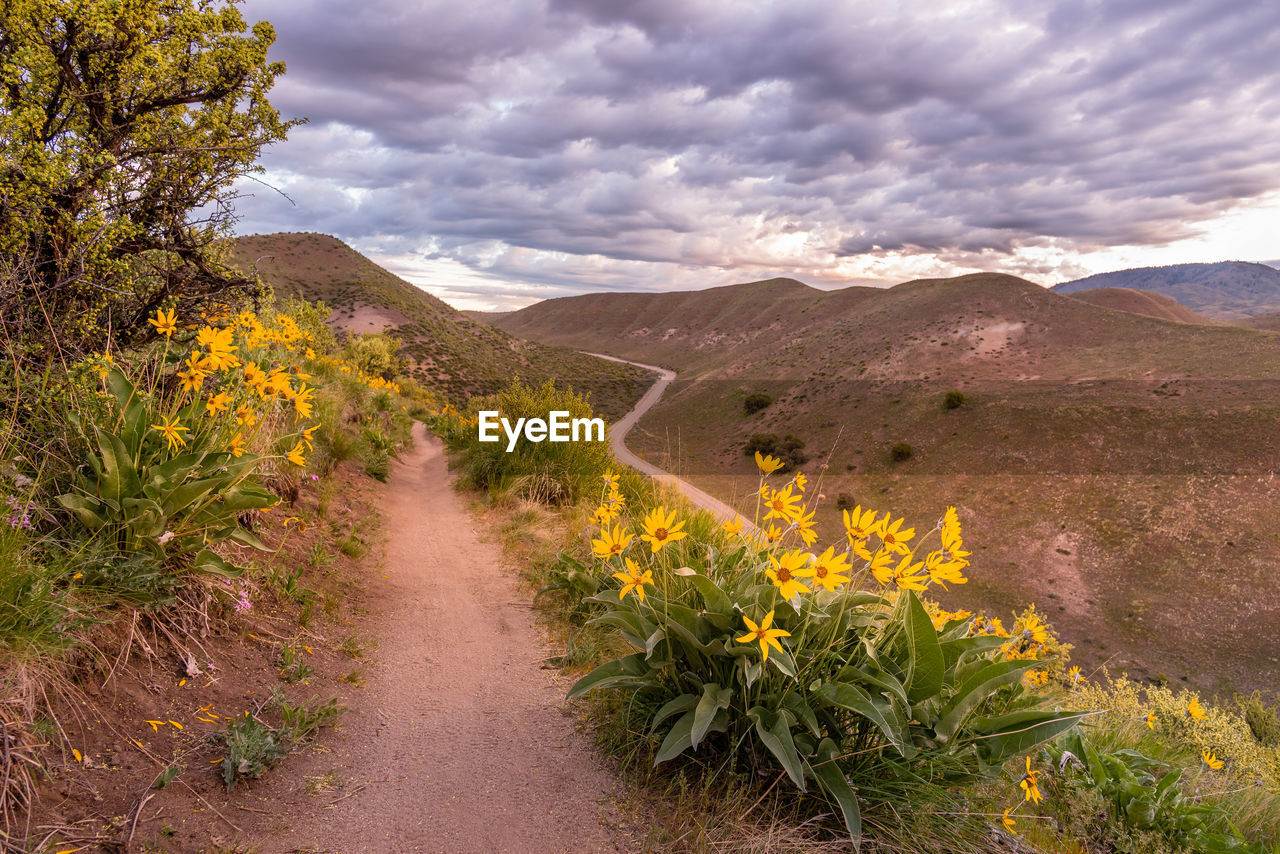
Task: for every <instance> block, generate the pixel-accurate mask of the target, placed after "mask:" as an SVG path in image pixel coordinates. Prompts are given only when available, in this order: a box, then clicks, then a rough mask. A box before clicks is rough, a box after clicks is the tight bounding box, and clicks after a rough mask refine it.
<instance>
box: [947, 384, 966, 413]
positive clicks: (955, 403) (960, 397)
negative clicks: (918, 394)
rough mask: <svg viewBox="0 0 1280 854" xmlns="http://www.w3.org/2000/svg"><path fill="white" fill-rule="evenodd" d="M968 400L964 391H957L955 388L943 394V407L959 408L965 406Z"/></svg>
mask: <svg viewBox="0 0 1280 854" xmlns="http://www.w3.org/2000/svg"><path fill="white" fill-rule="evenodd" d="M966 402H967V401H966V398H965V396H964V392H962V391H956V390H954V389H953V390H951V391H949V392H947V393H946V395H944V396H943V398H942V408H943V409H959V408H960V407H962V406H964V405H965V403H966Z"/></svg>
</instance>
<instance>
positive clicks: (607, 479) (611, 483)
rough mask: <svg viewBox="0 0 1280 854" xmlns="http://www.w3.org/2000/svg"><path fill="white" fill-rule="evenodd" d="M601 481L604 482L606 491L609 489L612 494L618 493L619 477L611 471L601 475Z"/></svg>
mask: <svg viewBox="0 0 1280 854" xmlns="http://www.w3.org/2000/svg"><path fill="white" fill-rule="evenodd" d="M600 479H601V480H603V481H604V485H605V488H606V489H608V490H609V491H610V492H617V490H618V476H617V475H616V474H614V473H613V472H611V471H607V472H605V473H604V474H602V475H600Z"/></svg>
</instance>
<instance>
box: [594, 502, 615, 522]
mask: <svg viewBox="0 0 1280 854" xmlns="http://www.w3.org/2000/svg"><path fill="white" fill-rule="evenodd" d="M617 515H618V513H617V511H616V510H615V509H614V508H613V507H612V506H611V505H609V504H601V505H600V506H599V507H597V508H596V509H595V512H593V513H592V514H591V521H592V522H594V523H595V524H597V525H607V524H609V523H610V522H612V521H613V520H614V518H615V517H616V516H617Z"/></svg>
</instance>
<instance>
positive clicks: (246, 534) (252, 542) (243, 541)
mask: <svg viewBox="0 0 1280 854" xmlns="http://www.w3.org/2000/svg"><path fill="white" fill-rule="evenodd" d="M228 539H231V540H233V541H235V542H237V543H240V545H242V546H248V547H249V548H251V549H257V550H258V551H260V552H269V551H271V549H270V548H268V547H267V545H266V544H265V543H263V542H262V540H260V539H258V538H257V536H255V535H254V533H253V532H252V531H250V530H249V529H248V528H236V529H235V530H234V531H232V533H231V534H229V535H228Z"/></svg>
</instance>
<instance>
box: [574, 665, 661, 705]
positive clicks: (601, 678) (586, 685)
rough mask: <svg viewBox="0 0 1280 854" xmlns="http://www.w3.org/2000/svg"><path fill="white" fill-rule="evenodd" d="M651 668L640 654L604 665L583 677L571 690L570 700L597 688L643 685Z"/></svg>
mask: <svg viewBox="0 0 1280 854" xmlns="http://www.w3.org/2000/svg"><path fill="white" fill-rule="evenodd" d="M648 672H649V667H648V666H646V665H645V663H644V656H643V655H641V654H640V653H635V654H633V655H628V656H626V657H625V658H619V659H617V660H615V661H610V662H608V663H607V664H602V665H600V666H599V667H597V668H596V669H595V670H592V671H591V672H590V673H588V674H587V675H586V676H583V677H582V678H581V679H579V680H578V681H577V682H575V683H574V685H573V687H572V688H570V689H569V699H570V700H572V699H575V698H577V697H581V696H582V695H583V694H585V693H587V692H588V691H591V690H594V689H596V688H612V687H615V686H618V685H643V684H644V682H645V680H644V677H645V675H646V674H648Z"/></svg>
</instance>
